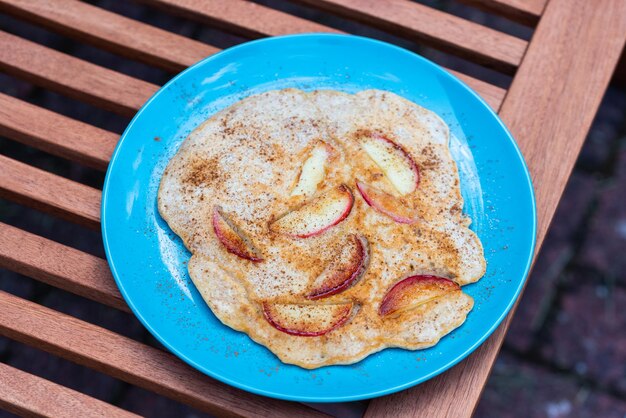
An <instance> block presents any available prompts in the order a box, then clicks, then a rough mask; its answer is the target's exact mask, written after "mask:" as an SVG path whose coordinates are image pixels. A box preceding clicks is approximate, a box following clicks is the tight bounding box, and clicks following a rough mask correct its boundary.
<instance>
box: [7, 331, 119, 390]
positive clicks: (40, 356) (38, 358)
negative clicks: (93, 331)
mask: <svg viewBox="0 0 626 418" xmlns="http://www.w3.org/2000/svg"><path fill="white" fill-rule="evenodd" d="M96 343H97V342H96ZM9 347H10V355H9V358H8V361H7V364H9V365H11V366H13V367H16V368H18V369H20V370H24V371H26V372H29V373H32V374H35V375H37V376H40V377H43V378H44V379H48V380H51V381H53V382H56V383H58V384H61V385H63V386H66V387H69V388H72V389H74V390H77V391H79V392H82V393H85V394H87V395H89V396H93V397H96V398H98V399H101V400H104V401H107V402H108V401H110V400H111V399H112V398H113V397H114V396H115V394H116V393H117V392H118V391H119V390H120V388H121V387H122V386H121V383H120V382H119V381H117V380H115V379H113V378H112V377H109V376H106V375H104V374H101V373H98V372H96V371H94V370H91V369H89V368H87V367H82V366H79V365H77V364H75V363H72V362H70V361H67V360H64V359H61V358H60V357H56V356H53V355H51V354H48V353H46V352H43V351H39V350H36V349H34V348H32V347H30V346H27V345H23V344H19V343H17V342H15V341H11V343H10V345H9Z"/></svg>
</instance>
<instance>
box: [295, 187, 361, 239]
mask: <svg viewBox="0 0 626 418" xmlns="http://www.w3.org/2000/svg"><path fill="white" fill-rule="evenodd" d="M339 190H340V191H341V192H343V193H346V194H347V195H348V196H349V201H348V204H347V205H346V209H345V210H344V211H343V213H342V214H341V216H339V218H337V219H336V220H335V222H333V223H332V224H330V225H328V226H326V227H324V228H322V229H320V230H318V231H315V232H311V233H310V234H303V235H296V236H297V237H298V238H309V237H314V236H316V235H319V234H321V233H323V232H326V231H327V230H329V229H330V228H332V227H333V226H335V225H337V224H338V223H339V222H341V221H343V220H344V219H346V218H347V217H348V215H350V212H351V211H352V206H354V195H353V194H352V191H351V190H350V188H349V187H348V186H346V185H345V184H342V185H341V186H339Z"/></svg>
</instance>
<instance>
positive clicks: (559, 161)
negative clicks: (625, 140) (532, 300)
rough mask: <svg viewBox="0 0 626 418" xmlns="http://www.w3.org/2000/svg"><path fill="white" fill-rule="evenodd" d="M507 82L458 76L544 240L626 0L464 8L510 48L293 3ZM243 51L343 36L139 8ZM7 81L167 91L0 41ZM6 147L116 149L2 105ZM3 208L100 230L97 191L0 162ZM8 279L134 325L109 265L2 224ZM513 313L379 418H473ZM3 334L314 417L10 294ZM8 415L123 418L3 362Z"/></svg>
mask: <svg viewBox="0 0 626 418" xmlns="http://www.w3.org/2000/svg"><path fill="white" fill-rule="evenodd" d="M297 1H299V2H300V3H305V4H306V5H308V6H310V7H312V8H318V9H320V10H322V11H323V13H328V14H335V15H339V16H341V17H343V18H347V19H354V20H358V21H360V22H362V23H365V24H367V25H370V26H373V27H376V28H379V29H381V30H383V31H387V32H390V33H392V34H394V35H396V36H398V37H403V38H407V39H410V40H412V41H415V42H418V43H420V44H423V45H427V46H430V47H432V48H435V49H439V50H441V51H444V52H446V53H449V54H454V55H458V56H461V57H464V58H465V59H467V60H470V61H474V62H476V63H479V64H482V65H485V66H488V67H491V68H493V69H495V70H497V71H499V72H503V73H506V74H510V75H513V76H514V77H513V81H512V83H511V85H510V87H509V88H508V89H506V90H505V89H502V88H500V87H496V86H494V85H491V84H488V83H486V82H484V81H479V80H477V79H474V78H471V77H469V76H466V75H463V74H458V73H457V75H458V76H459V77H460V78H462V79H463V80H464V81H465V82H467V83H468V84H469V85H470V86H472V87H473V88H474V89H475V90H476V91H477V92H478V93H479V94H481V95H482V96H483V97H484V98H485V99H486V100H487V102H488V103H489V104H490V105H491V106H492V107H493V108H494V109H495V110H497V111H498V113H499V114H500V116H501V117H502V119H503V120H504V121H505V122H506V124H507V125H508V127H509V128H510V129H511V131H512V132H513V134H514V136H515V137H516V138H517V141H518V143H519V145H520V146H521V148H522V151H523V153H524V155H525V157H526V161H527V162H528V164H529V166H530V169H531V172H532V177H533V181H534V185H535V189H536V193H537V205H538V220H539V225H538V242H539V243H541V242H542V240H543V239H544V237H545V235H546V231H547V229H548V226H549V224H550V220H551V218H552V216H553V214H554V211H555V209H556V206H557V203H558V201H559V198H560V196H561V193H562V191H563V188H564V186H565V183H566V182H567V180H568V177H569V174H570V171H571V170H572V166H573V165H574V161H575V160H576V157H577V155H578V152H579V150H580V148H581V146H582V143H583V140H584V138H585V136H586V134H587V132H588V130H589V127H590V125H591V122H592V119H593V117H594V114H595V112H596V110H597V108H598V105H599V103H600V100H601V98H602V96H603V94H604V92H605V90H606V88H607V84H608V82H609V79H610V77H611V74H612V72H613V69H614V68H615V66H616V63H617V61H618V58H619V55H620V52H621V51H622V48H623V46H624V41H625V39H626V1H624V0H594V1H590V0H464V2H465V3H467V4H470V5H472V6H475V7H479V8H483V9H485V10H487V11H489V12H492V13H495V14H501V15H504V16H506V17H508V18H510V19H513V20H517V21H519V22H521V23H523V24H526V25H529V26H531V27H533V28H534V33H533V36H532V40H531V41H530V42H527V41H525V40H522V39H519V38H516V37H514V36H511V35H508V34H505V33H502V32H498V31H496V30H493V29H490V28H487V27H485V26H481V25H478V24H476V23H473V22H470V21H468V20H464V19H463V18H460V17H456V16H453V15H450V14H446V13H444V12H441V11H438V10H435V9H431V8H429V7H426V6H423V5H421V4H418V3H415V2H412V1H408V0H297ZM143 2H144V3H146V4H147V5H149V6H150V7H152V6H154V7H159V8H162V9H165V10H166V11H167V12H168V13H173V14H178V15H182V16H184V17H186V18H188V19H193V20H196V21H199V22H201V23H202V24H206V25H207V26H214V27H218V28H220V29H222V30H226V31H229V32H233V33H235V34H238V35H240V36H242V37H247V38H257V37H262V36H272V35H282V34H286V33H294V32H328V31H334V32H336V30H335V29H332V28H329V27H327V26H323V25H321V24H318V23H315V22H312V21H308V20H305V19H303V18H300V17H296V16H292V15H289V14H286V13H284V12H281V11H278V10H275V9H271V8H268V7H265V6H261V5H258V4H254V3H251V2H249V1H244V0H223V1H222V0H144V1H143ZM0 12H3V13H7V14H10V15H13V16H15V17H16V18H18V19H23V20H24V21H28V22H31V23H35V24H37V25H41V26H43V27H45V28H47V29H49V30H52V31H56V32H59V33H61V34H63V35H65V36H68V37H73V38H76V39H78V40H79V41H80V42H86V43H90V44H93V45H95V46H97V47H98V48H102V49H106V50H110V51H113V52H115V53H117V54H120V55H125V56H128V57H130V58H132V59H135V60H138V61H142V62H145V63H147V64H149V65H152V66H155V67H159V68H163V69H166V70H168V71H171V72H177V71H180V70H182V69H183V68H185V67H187V66H189V65H191V64H193V63H195V62H196V61H198V60H200V59H201V58H204V57H206V56H208V55H211V54H213V53H215V52H217V51H218V49H217V48H215V47H213V46H211V45H207V44H204V43H201V42H198V41H195V40H191V39H189V38H186V37H183V36H180V35H177V34H174V33H170V32H167V31H164V30H162V29H158V28H156V27H153V26H149V25H146V24H144V23H141V22H139V21H134V20H131V19H129V18H126V17H123V16H121V15H117V14H114V13H111V12H109V11H106V10H103V9H100V8H97V7H94V6H91V5H89V4H86V3H82V2H79V1H75V0H0ZM0 69H1V70H2V71H4V72H6V73H8V74H11V75H12V76H15V77H18V78H21V79H24V80H27V81H29V82H31V83H33V84H36V85H39V86H41V87H43V88H46V89H50V90H54V91H56V92H59V93H61V94H63V95H66V96H69V97H72V98H75V99H78V100H81V101H85V102H88V103H90V104H93V105H95V106H98V107H101V108H103V109H106V110H109V111H111V112H116V113H119V114H121V115H125V116H131V115H133V114H134V113H135V112H136V111H137V109H139V107H140V106H141V105H142V103H143V102H144V101H145V100H146V99H147V98H148V97H150V95H151V94H152V93H154V92H155V91H156V90H157V89H158V86H156V85H154V84H150V83H147V82H145V81H141V80H138V79H136V78H133V77H129V76H127V75H123V74H121V73H118V72H115V71H112V70H110V69H107V68H104V67H101V66H98V65H94V64H92V63H88V62H86V61H83V60H81V59H78V58H75V57H72V56H70V55H66V54H63V53H61V52H58V51H56V50H53V49H50V48H48V47H44V46H42V45H39V44H37V43H34V42H31V41H28V40H25V39H21V38H19V37H17V36H14V35H11V34H9V33H6V32H0ZM0 135H2V136H5V137H7V138H10V139H12V140H15V141H18V142H21V143H23V144H25V145H26V146H30V147H35V148H39V149H41V150H43V151H46V152H49V153H51V154H55V155H58V156H61V157H63V158H66V159H68V160H71V161H73V162H76V163H80V164H84V165H86V166H90V167H94V168H96V169H99V170H105V169H106V167H107V163H108V160H109V157H110V156H111V152H112V151H113V148H114V146H115V143H116V141H117V139H118V136H117V135H116V134H114V133H112V132H109V131H106V130H103V129H100V128H97V127H95V126H91V125H88V124H85V123H83V122H80V121H77V120H73V119H70V118H68V117H65V116H62V115H60V114H57V113H54V112H52V111H49V110H46V109H43V108H41V107H38V106H35V105H32V104H29V103H27V102H25V101H22V100H19V99H16V98H13V97H10V96H8V95H4V94H0ZM0 197H2V198H5V199H10V200H13V201H15V202H18V203H20V204H23V205H28V206H32V207H34V208H36V209H37V210H41V211H45V212H49V213H51V214H53V215H54V216H58V217H61V218H64V219H66V220H70V221H72V222H76V223H79V224H81V225H84V226H85V227H88V228H98V227H99V221H100V190H96V189H94V188H91V187H88V186H85V185H82V184H79V183H76V182H74V181H71V180H69V179H66V178H63V177H59V176H57V175H54V174H51V173H49V172H47V171H43V170H41V169H38V168H35V167H33V166H30V165H28V164H24V163H22V162H18V161H16V160H13V159H11V158H8V157H6V156H4V155H0ZM0 267H3V268H7V269H10V270H13V271H15V272H18V273H21V274H24V275H27V276H30V277H32V278H34V279H36V280H40V281H42V282H45V283H47V284H49V285H52V286H56V287H59V288H61V289H64V290H66V291H69V292H73V293H76V294H78V295H81V296H84V297H85V298H88V299H91V300H93V301H94V302H95V303H101V304H105V305H108V306H110V307H111V308H112V309H121V310H124V311H128V307H127V306H126V305H125V303H124V301H123V299H122V298H121V296H120V294H119V292H118V290H117V288H116V286H115V283H114V282H113V279H112V277H111V274H110V272H109V269H108V266H107V263H106V261H105V260H103V259H101V258H97V257H94V256H92V255H89V254H87V253H84V252H81V251H78V250H76V249H73V248H70V247H67V246H64V245H61V244H59V243H56V242H53V241H51V240H48V239H46V238H43V237H41V236H38V235H34V234H32V233H29V232H26V231H23V230H20V229H18V228H15V227H13V226H10V225H7V224H2V223H0ZM510 320H511V315H509V317H508V318H507V319H506V321H504V323H503V324H502V325H501V326H500V327H499V328H498V330H497V331H496V332H495V333H494V334H493V335H492V336H491V338H489V339H488V340H487V342H486V343H485V344H483V345H482V346H481V347H480V348H479V349H478V350H477V351H476V352H475V353H474V354H472V355H471V356H470V357H469V358H467V359H466V360H465V361H463V362H461V363H460V364H459V365H457V366H456V367H454V368H453V369H451V370H449V371H448V372H446V373H444V374H442V375H440V376H439V377H436V378H434V379H432V380H430V381H428V382H427V383H424V384H421V385H419V386H418V387H415V388H412V389H409V390H405V391H403V392H401V393H398V394H394V395H390V396H386V397H383V398H379V399H376V400H373V401H371V402H370V403H369V406H368V409H367V411H366V416H369V417H380V416H389V417H400V416H420V417H465V416H469V415H471V413H472V411H473V409H474V407H475V406H476V403H477V402H478V399H479V397H480V393H481V391H482V388H483V386H484V385H485V382H486V380H487V378H488V376H489V372H490V369H491V367H492V365H493V363H494V360H495V358H496V356H497V354H498V350H499V348H500V346H501V344H502V340H503V338H504V335H505V333H506V330H507V327H508V325H509V323H510ZM0 334H1V335H4V336H7V337H9V338H11V339H14V340H16V341H19V342H21V343H24V344H29V345H33V346H36V347H37V348H39V349H42V350H45V351H48V352H50V353H52V354H54V355H57V356H60V357H63V358H66V359H69V360H71V361H74V362H76V363H78V364H81V365H83V366H86V367H91V368H94V369H96V370H98V371H100V372H103V373H106V374H109V375H111V376H113V377H115V378H117V379H121V380H124V381H127V382H129V383H131V384H133V385H137V386H141V387H143V388H146V389H148V390H152V391H154V392H156V393H159V394H162V395H164V396H167V397H170V398H173V399H175V400H177V401H180V402H184V403H186V404H189V405H191V406H193V407H196V408H198V409H200V410H204V411H207V412H210V413H214V414H216V415H224V416H272V417H280V416H285V417H287V416H318V415H322V413H321V412H319V411H318V410H316V409H314V408H312V407H310V406H304V405H301V404H298V403H292V402H284V401H278V400H273V399H268V398H263V397H260V396H256V395H252V394H249V393H246V392H242V391H240V390H237V389H234V388H231V387H229V386H226V385H224V384H222V383H219V382H217V381H214V380H212V379H210V378H208V377H206V376H204V375H202V374H200V373H198V372H196V371H194V370H193V369H191V368H190V367H188V366H186V365H185V364H183V362H181V361H180V360H178V359H177V358H175V357H174V356H173V355H171V354H169V353H167V352H164V351H161V350H159V349H155V348H152V347H149V346H147V345H145V344H142V343H139V342H137V341H135V340H132V339H129V338H126V337H124V336H121V335H119V334H116V333H114V332H111V331H108V330H105V329H104V328H101V327H99V326H98V325H95V324H91V323H87V322H84V321H81V320H78V319H76V318H73V317H71V316H68V315H65V314H62V313H59V312H57V311H55V310H52V309H49V308H46V307H44V306H41V305H39V304H37V303H35V302H32V301H29V300H25V299H22V298H19V297H17V296H14V295H12V294H9V293H5V292H0ZM0 407H3V408H6V409H8V410H9V411H12V412H15V413H19V414H25V415H41V416H55V417H61V416H72V417H78V416H81V417H83V416H85V417H86V416H95V415H98V416H102V415H104V416H109V417H113V416H127V415H132V414H130V413H129V412H127V411H124V410H122V409H119V408H117V407H115V406H112V405H109V404H107V403H104V402H102V401H99V400H96V399H94V398H92V397H89V396H87V395H84V394H81V393H78V392H76V391H74V390H71V389H68V388H65V387H62V386H60V385H58V384H56V383H53V382H50V381H46V380H44V379H42V378H40V377H37V376H34V375H31V374H28V373H25V372H23V371H20V370H18V369H15V368H13V367H11V366H8V365H4V364H1V363H0Z"/></svg>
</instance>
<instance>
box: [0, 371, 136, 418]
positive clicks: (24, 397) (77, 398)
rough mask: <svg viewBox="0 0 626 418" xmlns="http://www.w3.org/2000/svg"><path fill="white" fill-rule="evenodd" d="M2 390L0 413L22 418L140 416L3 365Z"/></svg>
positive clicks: (115, 417)
mask: <svg viewBox="0 0 626 418" xmlns="http://www.w3.org/2000/svg"><path fill="white" fill-rule="evenodd" d="M0 388H2V389H1V390H0V409H5V410H7V411H9V412H11V413H14V414H17V415H20V416H31V417H49V418H75V417H85V418H89V417H93V418H96V417H100V418H102V417H107V418H108V417H111V418H131V417H139V415H135V414H133V413H131V412H128V411H125V410H123V409H120V408H118V407H116V406H113V405H110V404H108V403H106V402H102V401H101V400H98V399H95V398H92V397H91V396H87V395H85V394H82V393H80V392H77V391H75V390H72V389H68V388H66V387H64V386H61V385H58V384H56V383H53V382H51V381H49V380H46V379H42V378H41V377H37V376H34V375H32V374H30V373H26V372H23V371H21V370H19V369H16V368H14V367H11V366H8V365H6V364H3V363H0Z"/></svg>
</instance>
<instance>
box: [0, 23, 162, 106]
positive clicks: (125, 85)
mask: <svg viewBox="0 0 626 418" xmlns="http://www.w3.org/2000/svg"><path fill="white" fill-rule="evenodd" d="M0 70H4V71H6V72H7V73H9V74H12V75H15V76H17V77H20V78H23V79H25V80H28V81H30V82H32V83H34V84H37V85H40V86H42V87H46V88H49V89H51V90H55V91H58V92H60V93H62V94H65V95H68V96H70V97H74V98H77V99H79V100H83V101H85V102H88V103H92V104H94V105H96V106H100V107H102V108H103V109H106V110H110V111H113V112H116V113H119V114H121V115H124V116H132V115H134V114H135V112H136V111H137V110H138V109H139V108H140V107H141V105H142V104H143V103H144V102H145V101H146V100H147V99H148V98H149V97H150V96H152V94H153V93H154V92H156V90H157V89H158V86H155V85H154V84H150V83H147V82H145V81H142V80H138V79H136V78H133V77H129V76H127V75H124V74H121V73H118V72H115V71H113V70H109V69H106V68H104V67H100V66H98V65H95V64H92V63H89V62H87V61H83V60H80V59H78V58H74V57H72V56H71V55H67V54H63V53H61V52H58V51H55V50H54V49H51V48H47V47H44V46H41V45H39V44H37V43H34V42H31V41H27V40H25V39H22V38H20V37H17V36H15V35H11V34H9V33H6V32H2V31H0Z"/></svg>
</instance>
